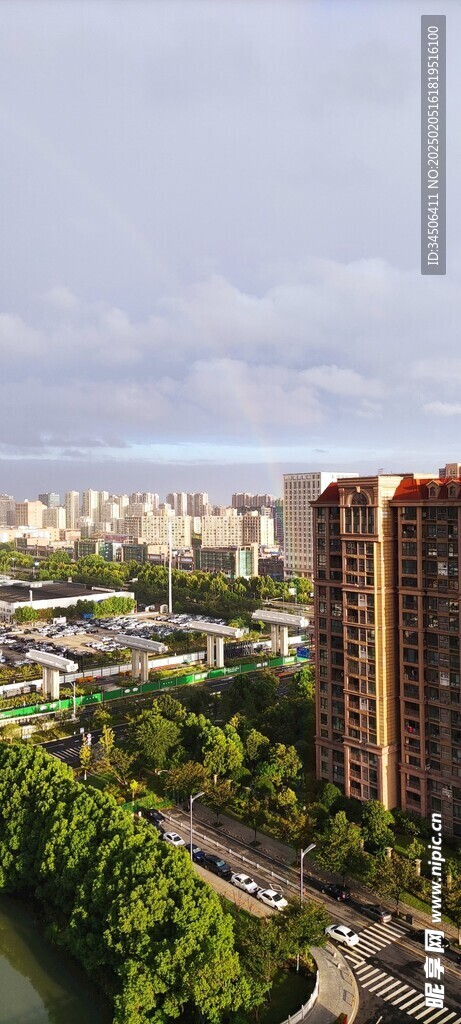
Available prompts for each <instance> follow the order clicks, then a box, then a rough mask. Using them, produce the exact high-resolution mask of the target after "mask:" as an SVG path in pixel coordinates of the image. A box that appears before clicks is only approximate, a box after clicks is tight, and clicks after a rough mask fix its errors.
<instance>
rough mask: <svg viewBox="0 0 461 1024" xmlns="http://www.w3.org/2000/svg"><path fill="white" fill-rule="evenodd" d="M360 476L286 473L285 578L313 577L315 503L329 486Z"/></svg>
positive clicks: (284, 484)
mask: <svg viewBox="0 0 461 1024" xmlns="http://www.w3.org/2000/svg"><path fill="white" fill-rule="evenodd" d="M356 475H357V474H356V473H324V472H315V473H285V475H284V477H283V535H284V550H285V575H286V577H287V578H289V577H290V576H312V574H313V571H314V541H313V531H312V508H311V502H312V501H315V500H316V499H317V498H318V497H319V495H320V494H322V492H323V491H324V490H325V488H326V487H328V484H330V483H332V482H333V481H335V480H340V479H342V478H343V477H354V476H356Z"/></svg>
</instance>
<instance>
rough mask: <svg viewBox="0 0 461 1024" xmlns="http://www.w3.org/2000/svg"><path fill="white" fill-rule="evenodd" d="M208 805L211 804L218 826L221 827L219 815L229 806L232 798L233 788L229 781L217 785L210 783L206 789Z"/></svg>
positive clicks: (225, 780)
mask: <svg viewBox="0 0 461 1024" xmlns="http://www.w3.org/2000/svg"><path fill="white" fill-rule="evenodd" d="M205 794H206V800H207V803H209V804H210V806H211V807H212V809H213V811H215V813H216V824H217V825H220V824H221V822H220V820H219V815H220V814H221V811H223V810H224V808H225V807H226V806H227V804H228V803H229V800H230V796H231V786H230V782H229V780H228V779H224V780H223V781H221V782H216V785H214V784H210V783H208V785H207V786H206V789H205Z"/></svg>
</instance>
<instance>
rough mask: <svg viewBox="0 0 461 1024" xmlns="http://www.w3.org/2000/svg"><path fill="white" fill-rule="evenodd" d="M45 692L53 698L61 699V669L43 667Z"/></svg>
mask: <svg viewBox="0 0 461 1024" xmlns="http://www.w3.org/2000/svg"><path fill="white" fill-rule="evenodd" d="M43 692H44V693H45V694H46V696H47V697H50V699H51V700H59V669H57V668H44V669H43Z"/></svg>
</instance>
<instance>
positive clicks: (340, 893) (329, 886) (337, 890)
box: [320, 882, 351, 902]
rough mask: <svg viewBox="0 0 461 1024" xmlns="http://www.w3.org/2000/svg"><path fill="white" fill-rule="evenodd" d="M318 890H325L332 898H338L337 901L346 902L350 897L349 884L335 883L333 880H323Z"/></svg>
mask: <svg viewBox="0 0 461 1024" xmlns="http://www.w3.org/2000/svg"><path fill="white" fill-rule="evenodd" d="M320 891H321V892H326V894H327V896H331V898H332V900H338V902H346V901H348V900H350V898H351V891H350V889H349V886H348V885H336V883H335V882H324V883H323V884H322V886H321V887H320Z"/></svg>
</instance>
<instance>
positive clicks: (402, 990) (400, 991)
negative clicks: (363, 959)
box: [384, 982, 408, 1006]
mask: <svg viewBox="0 0 461 1024" xmlns="http://www.w3.org/2000/svg"><path fill="white" fill-rule="evenodd" d="M405 989H407V990H408V985H402V982H400V985H399V988H397V989H396V991H395V992H392V993H391V995H389V996H384V998H385V999H386V1000H387V1001H388V1002H389V1003H394V997H397V996H399V997H400V998H402V999H403V997H404V995H405V994H408V992H405ZM394 1005H395V1006H396V1005H397V1003H395V1004H394Z"/></svg>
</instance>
